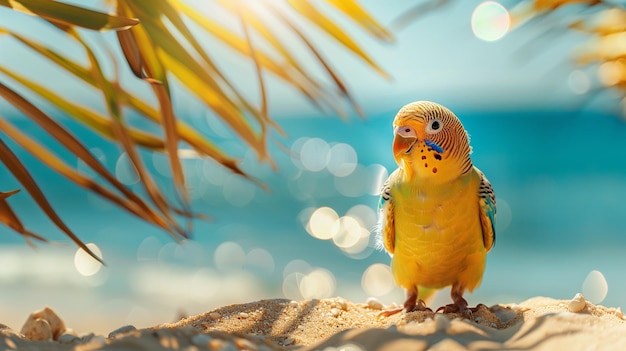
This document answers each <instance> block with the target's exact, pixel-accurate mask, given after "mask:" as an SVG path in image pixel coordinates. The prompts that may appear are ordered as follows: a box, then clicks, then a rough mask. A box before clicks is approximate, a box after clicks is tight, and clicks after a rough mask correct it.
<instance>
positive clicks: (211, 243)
mask: <svg viewBox="0 0 626 351" xmlns="http://www.w3.org/2000/svg"><path fill="white" fill-rule="evenodd" d="M456 113H457V115H459V116H460V117H461V119H462V122H463V123H464V125H465V127H466V129H467V130H468V131H469V133H470V135H471V144H472V146H473V150H474V152H473V154H472V159H473V161H474V164H475V165H476V166H478V167H479V168H481V169H482V170H483V172H484V173H485V174H486V175H487V176H488V178H489V179H490V180H491V182H492V184H493V187H494V189H495V191H496V195H497V199H498V221H497V241H496V245H495V248H494V249H493V251H492V252H491V253H490V254H489V257H488V264H487V270H486V272H485V276H484V280H483V284H482V286H481V287H480V288H479V289H478V290H477V291H475V293H474V294H472V295H470V297H469V300H470V303H478V302H484V303H506V302H520V301H522V300H523V299H526V298H528V297H532V296H536V295H545V296H551V297H555V298H570V297H572V296H573V295H574V294H575V293H577V292H580V291H581V289H582V284H583V281H584V280H585V277H586V276H587V274H588V273H589V272H590V271H592V270H598V271H600V272H602V273H603V274H604V277H605V278H606V280H607V283H608V287H609V288H608V294H607V295H606V298H605V299H604V300H603V302H602V303H603V304H605V305H608V306H622V307H624V306H626V284H625V283H624V273H623V267H624V265H625V264H626V255H625V254H626V235H625V234H626V203H625V199H626V124H624V122H623V121H622V120H620V119H619V117H617V116H612V115H607V114H602V113H594V112H585V113H580V112H564V111H530V110H529V111H504V112H496V111H489V112H480V113H479V112H475V111H456ZM394 114H395V111H391V110H390V111H389V113H387V114H381V115H377V116H370V117H369V118H368V119H366V120H363V121H361V120H358V119H351V120H350V121H348V122H344V121H341V120H339V119H336V118H330V117H311V118H298V119H283V120H280V121H279V122H280V124H281V126H283V128H284V129H285V131H286V132H287V134H288V135H289V137H288V138H282V137H279V136H273V137H272V138H271V139H272V140H271V142H270V143H269V145H270V149H271V153H272V155H273V156H274V160H275V161H276V164H277V166H278V171H273V170H272V169H271V167H270V166H269V165H267V164H262V165H259V164H258V163H257V162H256V160H255V158H254V157H253V155H251V154H250V153H248V152H247V151H246V150H245V148H244V147H243V146H242V145H240V144H239V143H238V142H236V141H233V140H232V139H231V137H230V134H229V133H228V132H227V131H225V130H224V129H223V127H220V126H219V125H216V124H215V123H214V122H209V123H207V121H206V120H204V119H202V120H193V121H192V124H193V125H194V127H196V128H197V129H199V130H200V131H201V132H203V133H205V134H207V135H209V136H210V137H211V138H214V139H215V140H218V141H219V143H220V145H222V146H224V147H225V148H226V149H227V150H229V151H230V152H232V153H233V154H235V155H240V156H241V157H243V159H244V161H243V167H244V169H246V170H247V171H249V172H250V173H251V174H252V175H254V176H256V177H257V178H259V179H260V180H262V181H263V182H264V183H265V184H267V186H268V188H269V191H267V192H265V191H263V190H262V189H260V188H259V187H256V186H254V185H252V184H250V183H248V182H245V181H243V180H241V179H238V178H233V176H231V175H229V174H228V173H227V172H224V171H223V170H221V169H220V168H219V167H218V166H216V165H215V164H214V163H213V162H212V161H202V160H197V159H193V158H190V159H186V160H185V161H184V166H185V168H186V170H187V175H188V184H189V186H190V188H191V190H190V192H191V195H192V198H193V206H194V208H195V209H196V210H197V211H200V212H202V213H206V214H208V215H210V216H211V217H212V219H211V220H210V221H207V222H204V221H196V222H195V223H194V226H195V230H194V236H193V241H191V242H189V243H185V244H184V245H183V246H179V245H177V244H175V243H174V242H173V241H172V240H171V239H170V238H169V237H168V236H167V235H166V234H165V233H163V232H162V231H160V230H158V229H157V228H154V227H152V226H150V225H147V224H145V223H143V222H141V221H139V220H137V219H135V218H134V217H132V216H130V215H127V214H124V213H121V212H120V211H119V210H117V209H115V208H114V207H112V206H111V205H109V204H107V203H105V202H104V201H102V200H99V199H97V198H95V197H94V196H93V195H90V194H88V193H87V192H85V191H83V190H82V189H77V188H76V187H74V186H73V185H72V184H70V183H69V182H67V181H66V180H65V179H63V178H61V177H60V176H59V175H56V174H54V173H52V172H50V171H49V170H48V169H46V167H45V166H42V165H41V164H40V163H38V162H37V161H36V160H35V159H33V158H32V157H30V156H29V155H27V154H25V153H24V152H23V151H21V150H19V149H16V152H17V153H18V154H19V156H20V158H21V159H22V160H23V161H24V162H25V163H26V164H27V166H28V168H29V169H30V170H31V172H32V173H33V174H34V175H35V177H36V179H37V180H38V181H39V184H40V185H41V187H42V188H43V189H44V191H45V193H46V195H47V196H48V198H49V199H50V201H51V202H52V203H54V204H55V206H56V208H57V210H58V212H59V213H60V214H61V216H62V218H63V219H64V220H65V221H66V222H67V223H68V225H69V226H70V227H71V228H72V229H73V230H74V231H75V232H77V233H78V234H79V235H80V236H81V238H82V239H83V240H84V241H86V242H94V243H96V244H97V245H98V246H99V247H100V249H101V250H102V251H103V252H104V257H105V260H106V261H107V264H108V266H107V267H105V268H103V269H101V270H100V271H99V272H98V273H97V274H96V275H94V276H91V277H82V276H80V275H79V274H78V273H77V272H76V270H75V269H74V264H73V262H72V260H73V255H74V251H75V248H74V247H73V246H72V244H71V243H69V241H68V240H66V239H65V238H64V237H63V236H62V235H61V234H60V233H59V231H58V230H57V229H56V228H55V227H54V226H53V225H52V224H51V223H50V222H49V221H48V220H47V219H46V218H45V216H44V215H43V214H41V212H40V211H39V210H38V209H37V208H36V207H35V206H34V204H33V202H32V200H30V199H29V198H28V196H27V194H26V193H25V192H22V193H20V194H18V195H16V196H14V197H12V198H11V200H10V203H11V204H12V205H13V206H14V208H15V209H16V210H17V212H18V213H19V214H20V215H21V217H22V218H23V219H24V220H25V221H26V224H27V226H28V227H29V228H30V229H32V230H33V231H35V232H38V233H40V234H43V235H45V236H47V237H49V238H51V239H53V240H54V243H53V244H52V245H47V244H38V246H39V249H38V250H32V249H30V248H28V247H27V246H26V245H25V244H24V242H23V240H22V239H21V238H20V237H19V236H17V235H16V234H14V233H13V232H11V231H10V230H8V229H6V228H0V245H1V246H0V250H2V252H3V253H4V254H3V255H0V282H1V284H2V286H3V287H5V288H4V289H2V291H1V292H0V299H2V300H3V301H7V300H6V299H8V298H11V297H13V296H20V297H21V298H22V300H21V301H23V302H20V304H16V305H11V306H2V307H3V308H5V307H6V309H7V311H8V313H9V314H10V313H14V314H15V315H16V317H15V322H13V323H16V324H19V322H20V321H21V320H22V319H25V317H26V315H27V313H29V312H30V311H32V310H35V309H37V308H39V307H41V305H42V304H47V305H52V306H58V307H57V308H59V309H61V310H62V311H64V313H65V314H66V315H67V316H68V318H69V319H70V320H75V321H80V323H82V324H87V325H89V323H93V325H95V327H94V328H103V329H106V328H108V327H109V326H114V325H119V324H121V323H127V322H128V323H133V324H136V325H139V326H141V325H151V324H156V323H160V322H163V321H167V320H170V319H172V318H174V316H175V314H176V313H177V312H178V311H179V310H183V311H185V312H186V313H199V312H202V311H205V310H207V309H209V308H211V307H216V306H218V305H222V304H226V303H236V302H244V301H248V300H251V299H260V298H268V297H283V296H287V297H288V298H294V299H296V298H307V297H311V296H313V297H323V296H325V295H332V296H334V295H342V296H345V297H348V298H351V299H353V300H356V301H364V300H365V298H367V297H368V296H370V295H372V292H376V291H378V292H380V293H379V294H378V295H379V298H380V299H381V300H382V301H383V302H385V303H391V302H398V303H399V302H402V299H403V293H402V291H400V290H399V289H392V290H388V289H387V290H385V286H386V285H385V284H384V282H382V283H380V284H379V285H380V286H382V287H380V286H379V288H380V289H382V290H380V289H379V290H372V288H371V287H370V288H369V289H368V288H367V287H364V285H362V282H361V280H362V277H363V274H364V272H365V271H366V270H367V269H368V267H370V266H371V265H375V264H379V263H382V264H388V263H389V258H388V256H387V255H386V254H385V253H384V252H380V251H375V250H374V249H373V248H372V246H373V241H374V240H373V237H367V238H366V239H365V240H366V242H365V245H364V246H363V247H360V248H357V249H355V246H352V247H348V248H347V249H346V248H345V247H344V249H342V248H341V247H340V246H341V245H343V244H345V242H344V243H343V244H342V242H341V240H338V241H337V242H333V240H320V239H318V238H315V237H313V236H312V235H311V234H309V232H307V229H306V225H307V222H308V220H309V218H310V216H311V213H312V212H313V211H314V210H315V209H318V208H320V207H329V208H331V209H332V210H334V211H335V212H336V213H337V216H338V217H341V216H344V215H345V214H346V213H348V214H350V215H352V216H353V217H354V218H359V220H360V221H361V222H360V223H361V225H362V227H363V228H364V229H367V231H368V232H369V231H370V230H371V229H372V227H373V219H372V215H373V213H374V212H373V209H374V208H375V206H376V203H377V201H378V197H377V195H375V190H376V187H377V185H378V182H380V180H381V179H383V178H381V177H384V176H385V174H386V172H390V171H392V170H393V169H394V168H395V164H394V162H393V158H392V156H391V152H390V147H391V140H392V135H391V127H390V124H391V120H392V118H393V115H394ZM20 118H21V117H17V116H16V117H11V120H12V121H14V122H15V123H16V124H17V125H18V126H19V127H20V128H22V129H23V130H26V131H28V132H30V133H39V132H38V131H37V128H36V127H34V126H33V125H32V124H31V123H29V122H27V121H23V120H20ZM66 122H67V125H68V126H69V128H70V129H72V130H74V131H76V132H77V133H78V134H79V136H80V138H81V140H83V141H84V142H85V143H86V144H87V145H88V146H89V147H90V148H92V150H95V151H94V152H95V153H97V154H99V155H101V156H102V160H103V162H104V163H105V164H106V165H107V167H108V168H109V169H111V170H112V171H113V172H115V171H116V165H118V159H119V157H120V151H119V149H118V148H117V147H115V146H112V145H109V144H107V143H106V142H104V141H103V140H102V139H100V138H99V137H97V136H95V135H93V134H91V133H90V132H88V131H86V130H84V129H83V128H82V127H80V126H77V125H75V124H73V122H70V121H66ZM2 137H3V138H4V136H2ZM312 138H317V139H315V141H313V142H311V140H312ZM41 140H42V141H44V142H46V143H48V144H50V145H51V142H50V141H49V140H47V139H46V137H45V136H43V135H41ZM275 141H277V142H278V144H282V147H281V146H279V145H276V144H277V143H276V142H275ZM307 142H308V144H307ZM305 144H306V145H307V146H306V147H303V145H305ZM337 145H341V146H340V147H335V146H337ZM348 146H349V147H348ZM53 148H55V149H56V150H60V149H59V148H57V147H54V146H53ZM285 148H287V149H289V150H291V151H293V152H294V154H290V153H288V152H286V151H285ZM332 150H335V151H332ZM337 150H339V151H337ZM350 150H353V151H354V154H352V153H351V151H350ZM300 152H302V155H303V157H304V156H305V154H306V155H307V157H309V158H308V159H299V157H298V155H297V154H298V153H300ZM61 154H62V155H63V157H64V159H66V160H67V161H68V162H70V163H71V164H74V165H76V166H77V167H81V166H80V165H78V164H77V162H76V160H75V159H73V158H72V157H71V156H70V155H68V154H67V153H61ZM143 155H144V156H145V160H146V163H147V164H148V166H149V167H150V168H151V169H152V170H153V172H154V174H155V176H156V178H157V180H158V182H159V184H160V185H161V186H162V188H163V189H164V190H165V191H166V193H170V194H171V190H172V189H171V184H170V179H169V178H168V177H167V170H166V169H165V168H164V167H163V160H162V159H161V158H159V157H153V156H152V155H151V154H149V153H144V154H143ZM329 155H330V156H329ZM355 155H356V160H355V158H354V156H355ZM328 160H331V161H330V162H329V161H328ZM354 161H356V163H354ZM122 165H123V163H119V165H118V167H117V170H118V173H119V176H120V177H122V178H123V179H125V178H124V177H128V175H124V173H123V169H124V167H123V166H122ZM0 179H2V180H3V182H2V183H3V184H2V190H3V191H7V190H11V189H14V188H17V187H19V184H18V183H17V182H16V181H15V180H14V179H13V178H12V177H11V176H10V175H9V174H8V172H7V171H6V170H5V169H4V168H2V169H0ZM130 180H131V181H132V174H131V177H130ZM130 186H131V187H133V188H134V189H140V187H139V185H137V184H135V185H130ZM224 243H227V244H224ZM355 245H356V244H355ZM344 246H345V245H344ZM349 250H353V251H354V252H349V253H348V252H346V251H349ZM311 272H317V273H319V274H317V275H315V274H313V275H311ZM313 276H315V277H318V278H319V277H320V276H321V278H320V279H318V280H315V279H313V278H311V277H313ZM306 277H309V278H310V279H309V278H306ZM307 279H309V280H308V282H309V283H310V284H313V285H314V286H315V288H314V289H313V290H311V289H309V290H307V289H305V288H303V287H302V284H303V283H302V282H303V280H307ZM307 294H313V295H307ZM315 294H318V295H319V296H318V295H315ZM24 298H25V299H24ZM29 299H30V300H29ZM437 299H438V300H437V301H440V300H441V301H445V300H446V297H445V296H443V297H438V298H437ZM95 301H98V304H97V307H93V306H94V304H95ZM85 306H91V308H96V309H99V311H101V313H102V314H103V315H104V317H103V320H101V321H91V322H89V323H87V322H85V321H84V320H81V319H80V313H79V312H77V311H79V310H80V308H85ZM11 318H13V317H11ZM12 321H13V320H9V321H8V323H7V324H9V325H11V322H12ZM12 326H14V327H19V326H18V325H12Z"/></svg>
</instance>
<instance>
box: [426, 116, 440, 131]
mask: <svg viewBox="0 0 626 351" xmlns="http://www.w3.org/2000/svg"><path fill="white" fill-rule="evenodd" d="M442 127H443V123H441V121H440V120H438V119H433V120H432V121H429V122H428V125H427V126H426V132H427V133H430V134H436V133H439V132H440V131H441V129H442Z"/></svg>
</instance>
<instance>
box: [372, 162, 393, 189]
mask: <svg viewBox="0 0 626 351" xmlns="http://www.w3.org/2000/svg"><path fill="white" fill-rule="evenodd" d="M366 170H367V175H368V178H367V179H368V183H367V184H366V187H367V188H366V193H368V194H370V195H373V196H378V195H380V189H381V188H382V186H383V184H384V183H385V181H386V180H387V177H389V172H388V171H387V168H385V167H384V166H383V165H379V164H377V163H375V164H373V165H369V166H367V168H366Z"/></svg>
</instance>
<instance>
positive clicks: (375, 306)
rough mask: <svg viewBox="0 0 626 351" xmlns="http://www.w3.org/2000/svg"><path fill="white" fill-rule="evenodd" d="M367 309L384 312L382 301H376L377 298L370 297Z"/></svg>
mask: <svg viewBox="0 0 626 351" xmlns="http://www.w3.org/2000/svg"><path fill="white" fill-rule="evenodd" d="M367 307H369V308H371V309H373V310H382V309H383V304H382V303H381V302H380V301H378V299H376V298H375V297H370V298H368V299H367Z"/></svg>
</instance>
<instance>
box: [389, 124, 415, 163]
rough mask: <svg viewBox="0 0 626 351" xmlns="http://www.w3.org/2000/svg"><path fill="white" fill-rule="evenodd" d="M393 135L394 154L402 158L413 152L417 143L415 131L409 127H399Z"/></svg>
mask: <svg viewBox="0 0 626 351" xmlns="http://www.w3.org/2000/svg"><path fill="white" fill-rule="evenodd" d="M393 134H394V137H393V154H394V155H396V156H400V155H401V154H408V153H409V152H411V149H412V148H413V145H415V143H416V142H417V134H416V132H415V129H414V128H413V127H409V126H397V127H395V128H394V133H393Z"/></svg>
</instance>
